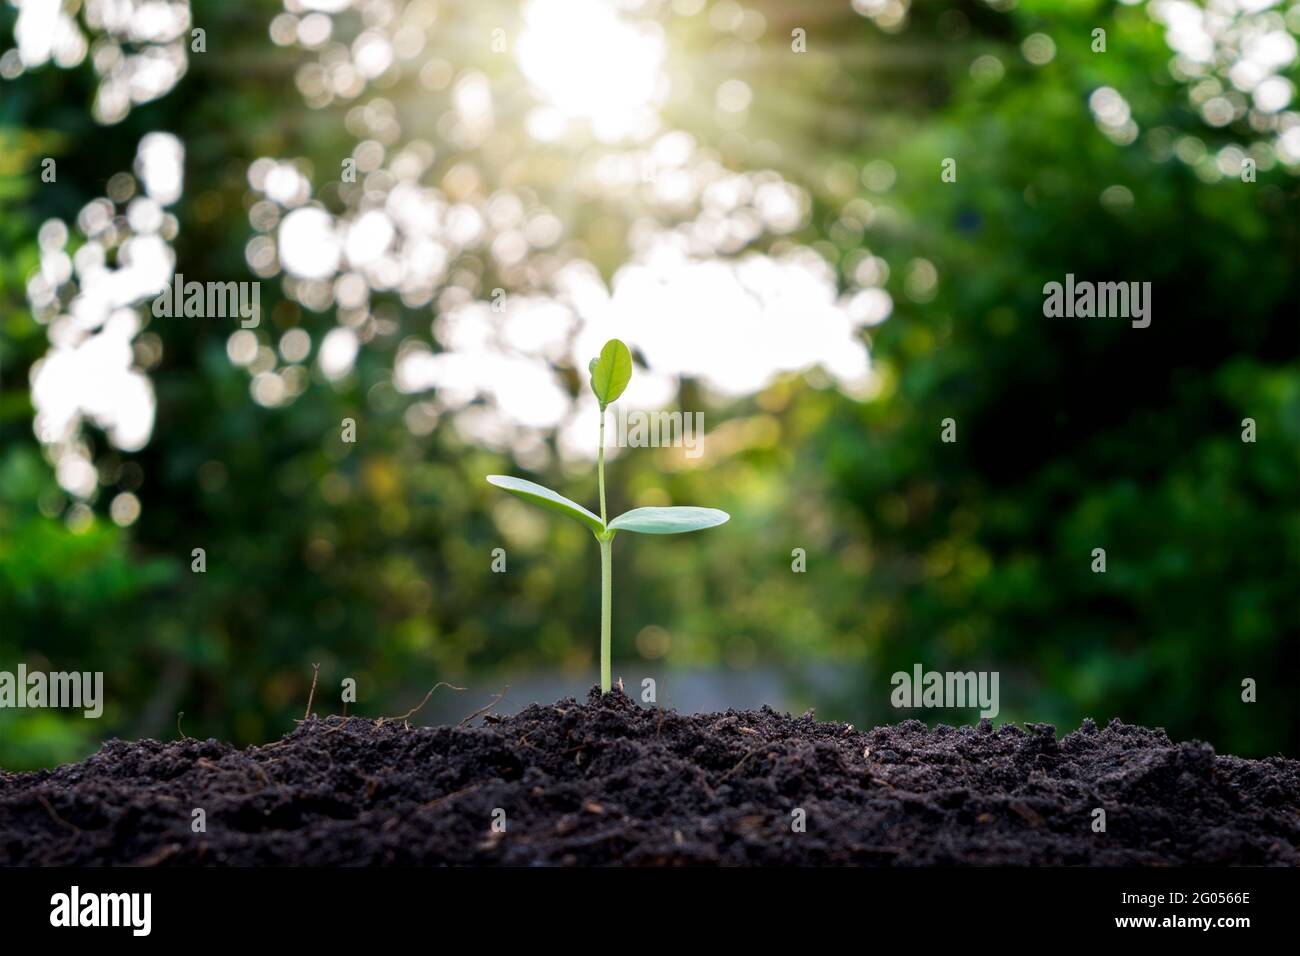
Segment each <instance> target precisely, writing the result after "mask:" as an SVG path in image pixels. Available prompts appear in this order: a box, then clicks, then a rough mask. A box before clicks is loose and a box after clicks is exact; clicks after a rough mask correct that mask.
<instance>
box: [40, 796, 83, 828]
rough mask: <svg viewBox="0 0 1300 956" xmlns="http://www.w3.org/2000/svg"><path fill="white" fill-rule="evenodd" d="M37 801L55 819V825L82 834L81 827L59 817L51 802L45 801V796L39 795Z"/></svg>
mask: <svg viewBox="0 0 1300 956" xmlns="http://www.w3.org/2000/svg"><path fill="white" fill-rule="evenodd" d="M36 799H37V800H39V801H40V803H41V806H43V807H44V808H45V811H46V812H47V813H48V814H49V815H50V816H51V817H53V818H54V822H55V823H57V824H58V825H59V826H61V827H63V828H64V829H65V830H71V831H72V832H73V833H74V834H80V833H81V827H79V826H77V825H76V824H74V823H69V822H68V821H67V820H65V819H63V817H61V816H59V814H58V813H57V812H56V811H55V809H54V807H52V806H51V805H50V801H48V800H46V799H45V796H44V794H37V796H36Z"/></svg>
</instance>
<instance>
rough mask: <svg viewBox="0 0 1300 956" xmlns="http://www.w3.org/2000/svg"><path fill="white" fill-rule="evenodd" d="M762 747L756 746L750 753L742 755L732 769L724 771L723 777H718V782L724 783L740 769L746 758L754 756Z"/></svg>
mask: <svg viewBox="0 0 1300 956" xmlns="http://www.w3.org/2000/svg"><path fill="white" fill-rule="evenodd" d="M762 749H763V748H762V747H755V748H754V749H753V750H751V751H750V752H749V753H747V754H745V756H743V757H741V758H740V760H738V761H736V765H735V766H734V767H732V768H731V769H730V770H728V771H727V772H726V773H724V774H723V775H722V776H721V777H719V778H718V783H722V782H723V781H725V780H726V779H727V778H728V777H730V776H731V775H732V774H733V773H735V772H736V771H737V770H739V769H740V768H741V766H742V765H743V764H744V763H745V761H746V760H748V759H749V758H750V757H752V756H754V754H756V753H758V752H759V751H760V750H762Z"/></svg>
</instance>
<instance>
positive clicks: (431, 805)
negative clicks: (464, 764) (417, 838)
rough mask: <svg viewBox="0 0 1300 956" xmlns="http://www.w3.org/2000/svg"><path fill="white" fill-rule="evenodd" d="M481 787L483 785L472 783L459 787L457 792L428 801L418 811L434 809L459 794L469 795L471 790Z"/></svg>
mask: <svg viewBox="0 0 1300 956" xmlns="http://www.w3.org/2000/svg"><path fill="white" fill-rule="evenodd" d="M481 786H483V784H481V783H472V784H470V785H469V786H468V787H461V788H460V789H459V790H453V791H452V792H451V793H448V794H444V795H443V796H441V797H435V798H434V799H433V800H430V801H429V802H428V803H425V804H422V805H421V806H420V809H421V810H432V809H433V808H434V807H437V806H441V805H442V804H444V803H446V802H447V801H448V800H455V799H456V798H457V797H459V796H460V795H461V794H464V793H469V792H470V791H471V790H477V789H478V788H479V787H481Z"/></svg>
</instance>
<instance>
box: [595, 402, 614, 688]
mask: <svg viewBox="0 0 1300 956" xmlns="http://www.w3.org/2000/svg"><path fill="white" fill-rule="evenodd" d="M596 481H597V483H598V484H599V485H600V523H601V524H608V523H609V519H608V518H606V517H605V406H604V405H601V406H600V451H599V452H598V453H597V456H596ZM596 540H597V541H599V542H600V692H601V693H602V694H608V693H609V689H610V686H611V684H610V679H609V645H610V627H609V618H610V609H611V607H612V605H613V603H614V564H613V561H612V555H611V551H612V549H613V544H614V536H613V534H612V533H611V532H610V531H609V530H608V529H606V531H605V533H604V534H601V535H599V536H597V538H596Z"/></svg>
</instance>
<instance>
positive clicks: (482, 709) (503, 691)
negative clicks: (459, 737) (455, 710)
mask: <svg viewBox="0 0 1300 956" xmlns="http://www.w3.org/2000/svg"><path fill="white" fill-rule="evenodd" d="M508 690H510V685H509V684H506V686H505V687H503V688H502V689H501V693H499V694H497V695H496V696H495V697H493V698H492V699H491V700H490V701H488V703H487V706H485V707H480V708H479V709H478V710H476V711H474V713H472V714H470V715H469V716H468V717H466V718H465V719H463V720H462V721H461V722H460V723H459V724H457V725H456V726H457V727H464V726H465V725H466V724H468V723H469V722H470V721H471V720H473V719H474V718H475V717H477V716H479V715H480V714H484V713H487V712H488V711H489V710H491V709H492V708H493V707H495V706H496V705H497V704H499V703H501V698H502V697H505V696H506V691H508Z"/></svg>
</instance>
